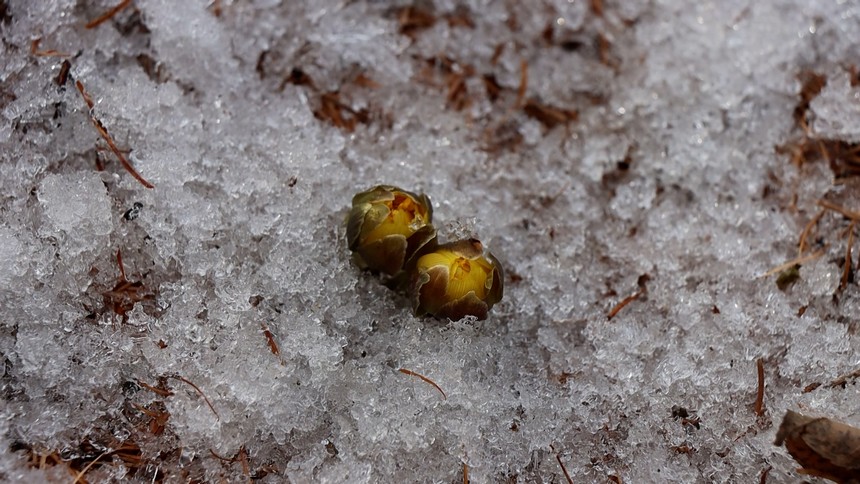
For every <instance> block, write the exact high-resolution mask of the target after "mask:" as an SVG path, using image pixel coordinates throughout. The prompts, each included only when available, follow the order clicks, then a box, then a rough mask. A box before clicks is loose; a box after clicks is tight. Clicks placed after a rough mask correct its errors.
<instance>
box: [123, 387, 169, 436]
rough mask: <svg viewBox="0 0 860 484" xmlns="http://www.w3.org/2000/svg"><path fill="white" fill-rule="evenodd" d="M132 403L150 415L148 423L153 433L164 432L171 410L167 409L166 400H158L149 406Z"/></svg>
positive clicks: (148, 427)
mask: <svg viewBox="0 0 860 484" xmlns="http://www.w3.org/2000/svg"><path fill="white" fill-rule="evenodd" d="M171 395H172V393H171ZM131 405H132V406H133V407H134V408H135V409H137V410H138V411H139V412H140V413H142V414H144V415H146V416H147V417H149V422H148V423H147V424H146V425H147V429H148V430H149V432H150V433H151V434H152V435H161V434H163V433H164V429H165V428H167V421H168V420H170V412H168V411H167V407H166V406H165V405H164V402H161V401H157V402H154V403H152V404H151V405H150V406H149V407H144V406H143V405H138V404H136V403H132V404H131Z"/></svg>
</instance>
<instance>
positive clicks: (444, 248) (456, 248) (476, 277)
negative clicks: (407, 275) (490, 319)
mask: <svg viewBox="0 0 860 484" xmlns="http://www.w3.org/2000/svg"><path fill="white" fill-rule="evenodd" d="M503 276H504V274H503V270H502V265H501V264H500V263H499V261H498V260H496V258H495V257H493V255H492V254H490V253H489V252H487V251H485V250H484V247H483V245H481V242H480V241H478V240H476V239H469V240H459V241H457V242H451V243H449V244H443V245H440V246H438V247H437V248H436V249H435V250H434V251H433V252H430V253H427V254H425V255H422V256H421V257H419V258H418V260H417V262H416V264H415V269H414V271H413V276H412V285H411V288H410V292H411V296H412V305H413V307H414V309H415V313H416V314H419V315H420V314H428V313H429V314H431V315H433V316H436V317H439V318H449V319H452V320H459V319H462V318H463V317H465V316H475V317H476V318H478V319H486V318H487V312H488V311H489V310H490V308H492V307H493V305H494V304H496V303H497V302H499V301H500V300H501V299H502V295H503V293H504V286H503V279H504V277H503Z"/></svg>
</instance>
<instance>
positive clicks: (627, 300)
mask: <svg viewBox="0 0 860 484" xmlns="http://www.w3.org/2000/svg"><path fill="white" fill-rule="evenodd" d="M644 293H645V290H644V289H640V290H639V291H636V293H635V294H633V295H631V296H627V297H625V298H624V299H622V300H621V302H620V303H618V304H616V305H615V307H613V308H612V310H610V311H609V314H607V315H606V317H607V318H609V319H612V318H614V317H615V315H616V314H618V313H619V312H620V311H621V310H622V309H624V307H625V306H627V305H628V304H630V303H632V302H633V301H635V300H637V299H639V298H640V297H641V296H642V294H644Z"/></svg>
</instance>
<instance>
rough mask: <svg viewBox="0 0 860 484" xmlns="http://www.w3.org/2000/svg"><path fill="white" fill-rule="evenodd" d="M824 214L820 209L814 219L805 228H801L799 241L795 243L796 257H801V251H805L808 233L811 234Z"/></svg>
mask: <svg viewBox="0 0 860 484" xmlns="http://www.w3.org/2000/svg"><path fill="white" fill-rule="evenodd" d="M824 212H825V210H824V209H821V210H820V211H819V212H818V213H817V214H816V215H815V216H814V217H812V220H810V221H809V223H808V224H806V227H804V228H803V232H801V233H800V241H799V242H798V243H797V247H798V250H797V252H798V253H797V255H798V256H800V255H803V251H805V250H806V247H807V244H806V239H807V238H808V237H809V234H810V232H812V228H813V227H815V225H816V224H818V222H819V221H820V220H821V217H823V216H824Z"/></svg>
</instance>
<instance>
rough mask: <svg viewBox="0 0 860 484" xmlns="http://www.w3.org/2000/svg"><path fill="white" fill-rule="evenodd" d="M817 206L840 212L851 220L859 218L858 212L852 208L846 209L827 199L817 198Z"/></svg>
mask: <svg viewBox="0 0 860 484" xmlns="http://www.w3.org/2000/svg"><path fill="white" fill-rule="evenodd" d="M818 206H819V207H823V208H826V209H828V210H833V211H834V212H838V213H841V214H842V215H844V216H846V217H848V218H850V219H851V220H854V221H857V220H860V212H855V211H853V210H848V209H847V208H842V207H840V206H839V205H836V204H835V203H831V202H828V201H827V200H819V201H818Z"/></svg>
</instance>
